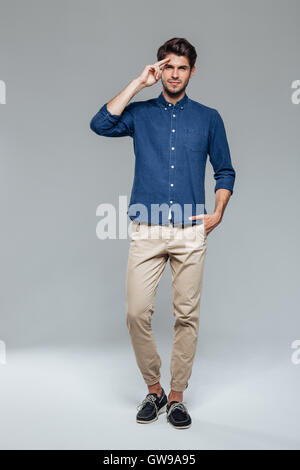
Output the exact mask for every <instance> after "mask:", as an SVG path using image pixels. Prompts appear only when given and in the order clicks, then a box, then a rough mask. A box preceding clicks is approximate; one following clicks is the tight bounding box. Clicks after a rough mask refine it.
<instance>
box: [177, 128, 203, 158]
mask: <svg viewBox="0 0 300 470" xmlns="http://www.w3.org/2000/svg"><path fill="white" fill-rule="evenodd" d="M183 143H184V145H185V147H186V148H187V149H188V150H192V151H193V152H207V135H206V133H205V131H204V130H201V129H194V128H186V129H184V135H183Z"/></svg>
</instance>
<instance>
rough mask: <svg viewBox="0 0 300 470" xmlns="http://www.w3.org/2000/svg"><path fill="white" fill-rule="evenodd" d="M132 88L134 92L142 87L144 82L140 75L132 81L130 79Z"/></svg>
mask: <svg viewBox="0 0 300 470" xmlns="http://www.w3.org/2000/svg"><path fill="white" fill-rule="evenodd" d="M131 83H132V85H133V87H134V89H135V91H136V92H139V91H140V90H142V89H143V88H144V84H143V83H142V81H141V79H140V77H137V78H134V79H133V80H132V81H131Z"/></svg>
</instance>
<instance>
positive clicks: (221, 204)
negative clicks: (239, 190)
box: [214, 188, 231, 221]
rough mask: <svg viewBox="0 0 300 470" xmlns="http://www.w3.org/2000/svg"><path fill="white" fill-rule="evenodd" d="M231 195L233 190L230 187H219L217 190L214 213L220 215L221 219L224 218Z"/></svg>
mask: <svg viewBox="0 0 300 470" xmlns="http://www.w3.org/2000/svg"><path fill="white" fill-rule="evenodd" d="M230 196H231V191H229V189H225V188H224V189H223V188H220V189H217V191H216V201H215V210H214V213H215V214H216V215H217V216H218V217H219V219H220V221H221V220H222V217H223V214H224V211H225V208H226V206H227V203H228V201H229V198H230Z"/></svg>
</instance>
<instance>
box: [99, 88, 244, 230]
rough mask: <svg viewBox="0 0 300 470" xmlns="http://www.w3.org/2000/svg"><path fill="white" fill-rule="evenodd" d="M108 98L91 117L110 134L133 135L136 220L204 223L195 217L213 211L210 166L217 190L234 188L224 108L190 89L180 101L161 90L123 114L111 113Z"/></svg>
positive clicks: (131, 209)
mask: <svg viewBox="0 0 300 470" xmlns="http://www.w3.org/2000/svg"><path fill="white" fill-rule="evenodd" d="M107 104H108V102H107V103H105V104H103V106H102V107H101V108H100V109H99V111H98V112H97V114H95V116H94V117H93V118H92V120H91V122H90V128H91V129H92V130H93V131H94V132H96V133H97V134H99V135H101V136H105V137H124V136H130V137H132V139H133V147H134V153H135V170H134V180H133V187H132V190H131V196H130V202H129V206H128V210H127V214H128V216H129V217H130V219H131V220H134V219H135V220H136V221H140V222H148V223H152V224H160V225H167V224H169V222H170V220H172V222H173V224H174V225H180V224H184V225H186V224H195V223H202V222H203V221H202V219H196V220H193V221H192V220H189V217H190V216H192V215H193V216H194V215H198V214H207V211H206V208H205V184H204V180H205V166H206V162H207V157H208V156H209V160H210V163H211V164H212V166H213V170H214V179H215V181H216V183H215V188H214V190H215V192H216V191H217V189H220V188H225V189H228V190H229V191H230V192H231V194H232V193H233V186H234V181H235V170H234V168H233V166H232V163H231V156H230V151H229V146H228V141H227V137H226V131H225V127H224V123H223V120H222V118H221V116H220V114H219V112H218V111H217V110H216V109H214V108H210V107H208V106H205V105H203V104H201V103H199V102H197V101H195V100H192V99H191V98H189V97H188V95H187V94H186V93H185V95H184V96H183V98H181V99H180V100H179V101H177V102H176V104H173V103H170V102H168V101H167V100H166V99H165V98H164V96H163V93H162V92H161V93H160V95H159V96H158V97H157V98H152V99H149V100H145V101H133V102H131V103H129V104H128V105H127V106H126V107H125V108H124V110H123V112H122V114H120V115H117V114H111V113H110V112H109V111H108V109H107Z"/></svg>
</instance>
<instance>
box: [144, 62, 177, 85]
mask: <svg viewBox="0 0 300 470" xmlns="http://www.w3.org/2000/svg"><path fill="white" fill-rule="evenodd" d="M169 60H170V57H169V58H168V59H162V60H159V61H158V62H155V63H154V64H150V65H146V67H145V68H144V70H143V71H142V73H141V75H140V76H139V77H138V78H137V80H138V81H139V82H140V84H141V85H142V86H143V87H147V86H152V85H154V83H156V82H158V80H159V79H160V77H161V74H162V69H163V66H164V65H165V64H166V63H167V62H168V61H169Z"/></svg>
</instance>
